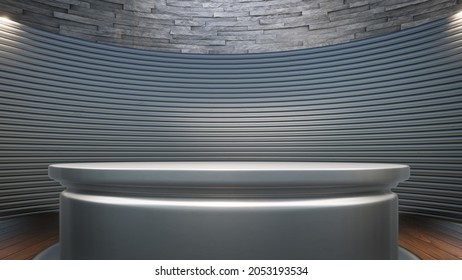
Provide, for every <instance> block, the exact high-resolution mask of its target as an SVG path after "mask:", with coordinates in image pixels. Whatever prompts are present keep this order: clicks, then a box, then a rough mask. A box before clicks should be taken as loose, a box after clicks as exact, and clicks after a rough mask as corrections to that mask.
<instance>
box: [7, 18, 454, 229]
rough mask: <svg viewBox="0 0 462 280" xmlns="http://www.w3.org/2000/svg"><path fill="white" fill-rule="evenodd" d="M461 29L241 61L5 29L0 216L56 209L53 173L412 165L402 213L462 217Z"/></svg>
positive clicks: (431, 28)
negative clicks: (165, 166)
mask: <svg viewBox="0 0 462 280" xmlns="http://www.w3.org/2000/svg"><path fill="white" fill-rule="evenodd" d="M461 24H462V20H460V19H457V18H451V19H444V20H439V21H436V22H431V23H429V24H427V25H422V26H419V27H416V28H412V29H407V30H405V31H402V32H397V33H393V34H389V35H385V36H380V37H375V38H371V39H365V40H360V41H355V42H351V43H347V44H341V45H336V46H330V47H325V48H318V49H306V50H297V51H291V52H275V53H265V54H241V55H200V54H196V55H193V54H174V53H168V54H166V53H157V52H149V51H145V50H137V49H129V48H120V47H116V46H108V45H103V44H96V43H91V42H84V41H79V40H78V39H72V38H67V37H63V36H60V35H57V34H49V33H46V32H44V31H38V30H35V29H33V28H31V27H27V26H24V25H22V24H17V23H13V22H7V23H5V24H2V25H1V26H0V33H1V34H2V37H1V38H0V68H1V70H2V72H1V73H2V74H1V75H0V90H1V91H2V94H1V95H0V130H1V132H2V133H1V135H0V154H1V156H0V216H1V217H3V218H6V217H12V216H17V215H24V214H31V213H39V212H46V211H56V210H57V209H58V194H59V192H60V191H61V190H62V188H61V187H60V186H57V185H56V184H55V183H54V182H52V181H51V180H48V179H47V175H46V167H47V165H48V164H51V163H59V162H86V161H162V160H169V161H178V160H199V161H201V160H251V161H352V162H384V163H402V164H409V165H411V167H412V176H411V179H410V180H409V181H407V182H404V183H402V184H400V186H398V187H397V188H396V189H395V191H396V192H397V193H398V195H399V196H400V198H401V199H400V209H401V211H402V212H403V213H414V214H420V215H428V216H432V217H442V218H446V219H452V220H457V221H461V220H462V214H461V213H462V209H461V207H460V202H461V196H462V189H461V186H462V184H461V183H462V176H460V174H461V173H460V172H462V126H461V125H460V124H461V123H462V98H461V97H462V94H461V92H462V82H461V81H460V76H461V74H462V59H461V58H462V55H461V50H462V28H461V27H460V26H461ZM71 45H72V47H70V46H71ZM83 61H84V62H83ZM372 70H373V71H372ZM239 71H241V73H239ZM175 72H176V73H175ZM295 74H296V75H295ZM135 77H136V79H132V78H135Z"/></svg>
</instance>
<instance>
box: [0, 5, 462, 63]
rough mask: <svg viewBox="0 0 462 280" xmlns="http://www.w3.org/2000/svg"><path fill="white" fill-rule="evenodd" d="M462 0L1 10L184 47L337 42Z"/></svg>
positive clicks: (122, 40)
mask: <svg viewBox="0 0 462 280" xmlns="http://www.w3.org/2000/svg"><path fill="white" fill-rule="evenodd" d="M461 2H462V0H1V1H0V14H2V15H3V16H7V17H9V18H11V19H13V20H15V21H18V22H21V23H24V24H26V25H29V26H32V27H36V28H38V29H42V30H46V31H50V32H54V33H59V34H62V35H66V36H70V37H77V38H81V39H84V40H89V41H95V42H100V43H107V44H115V45H122V46H127V47H134V48H141V49H151V50H157V51H166V52H185V53H210V54H215V53H258V52H272V51H286V50H295V49H304V48H311V47H319V46H327V45H334V44H339V43H344V42H349V41H353V40H356V39H363V38H367V37H372V36H377V35H381V34H386V33H391V32H396V31H399V30H402V29H406V28H410V27H414V26H418V25H421V24H424V23H427V22H430V21H434V20H437V19H441V18H446V17H450V16H451V15H454V14H455V13H457V12H458V11H460V10H461V9H462V4H461Z"/></svg>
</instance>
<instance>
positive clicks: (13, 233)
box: [0, 213, 59, 260]
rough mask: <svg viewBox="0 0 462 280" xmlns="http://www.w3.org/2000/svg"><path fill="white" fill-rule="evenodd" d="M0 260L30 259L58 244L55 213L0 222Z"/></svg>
mask: <svg viewBox="0 0 462 280" xmlns="http://www.w3.org/2000/svg"><path fill="white" fill-rule="evenodd" d="M0 231H1V232H2V234H1V235H0V259H10V260H11V259H31V258H33V257H34V256H35V255H36V254H38V253H40V252H41V251H42V250H44V249H46V248H48V247H49V246H51V245H53V244H55V243H56V242H58V239H59V238H58V237H59V217H58V214H57V213H51V214H40V215H31V216H27V217H20V218H15V219H10V220H4V221H0Z"/></svg>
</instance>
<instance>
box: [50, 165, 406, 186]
mask: <svg viewBox="0 0 462 280" xmlns="http://www.w3.org/2000/svg"><path fill="white" fill-rule="evenodd" d="M49 175H50V177H51V178H53V179H55V180H57V181H60V182H67V184H73V185H84V184H86V185H107V186H123V187H127V186H144V187H154V188H155V187H178V186H181V187H222V188H223V187H233V188H234V187H236V188H242V187H257V188H258V187H282V186H284V187H310V186H315V187H323V186H336V187H343V186H355V187H358V186H368V185H373V186H379V185H380V186H387V187H389V186H390V185H396V184H397V183H398V182H401V181H404V180H406V179H407V178H408V177H409V166H407V165H401V164H378V163H339V162H110V163H73V164H53V165H50V167H49Z"/></svg>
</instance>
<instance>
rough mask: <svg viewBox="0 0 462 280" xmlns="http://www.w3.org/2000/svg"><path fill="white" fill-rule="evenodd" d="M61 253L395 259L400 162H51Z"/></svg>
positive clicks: (403, 169)
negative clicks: (58, 188)
mask: <svg viewBox="0 0 462 280" xmlns="http://www.w3.org/2000/svg"><path fill="white" fill-rule="evenodd" d="M49 175H50V177H51V178H53V179H55V180H57V181H59V182H60V183H61V184H62V185H63V186H65V187H66V190H65V191H64V192H63V193H62V195H61V215H60V219H61V220H60V243H61V246H60V247H61V258H63V259H396V258H397V257H398V244H397V243H398V241H397V240H398V200H397V196H396V195H395V194H394V193H392V192H391V191H390V189H391V188H392V187H394V186H396V185H397V184H398V183H399V182H401V181H404V180H406V179H407V178H408V177H409V167H408V166H406V165H399V164H372V163H319V162H120V163H75V164H53V165H50V167H49Z"/></svg>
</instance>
